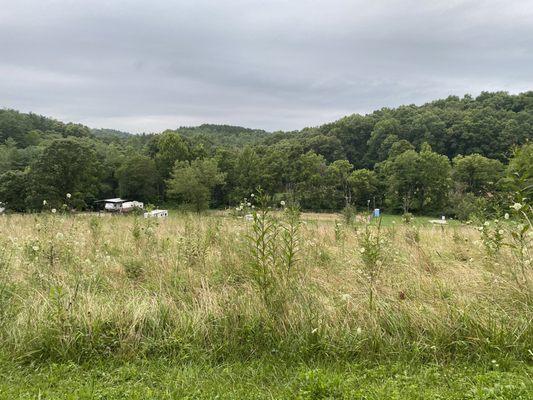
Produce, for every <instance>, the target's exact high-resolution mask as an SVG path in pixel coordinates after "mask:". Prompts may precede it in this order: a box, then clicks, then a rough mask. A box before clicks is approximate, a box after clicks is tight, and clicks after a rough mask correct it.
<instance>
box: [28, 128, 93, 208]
mask: <svg viewBox="0 0 533 400" xmlns="http://www.w3.org/2000/svg"><path fill="white" fill-rule="evenodd" d="M100 172H101V165H100V163H99V162H98V160H97V157H96V152H95V150H94V146H93V144H92V143H91V142H90V141H89V140H86V139H79V138H74V137H69V138H64V139H57V140H54V141H52V142H51V143H50V144H49V145H48V146H47V147H46V148H45V149H44V150H43V152H42V154H41V155H40V156H39V157H38V158H37V160H36V161H35V162H34V163H33V164H32V165H31V169H30V177H29V178H30V187H29V188H28V189H29V192H30V194H29V204H30V206H31V207H32V208H40V207H41V206H42V201H43V200H47V202H48V204H50V205H53V206H56V207H59V206H61V205H62V204H63V203H64V201H65V196H66V194H67V193H70V194H72V196H73V200H72V201H75V204H76V205H77V206H78V207H86V206H87V205H88V204H90V203H92V201H94V200H95V198H96V195H97V194H98V191H99V177H100Z"/></svg>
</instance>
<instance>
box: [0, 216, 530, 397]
mask: <svg viewBox="0 0 533 400" xmlns="http://www.w3.org/2000/svg"><path fill="white" fill-rule="evenodd" d="M320 217H321V215H318V216H316V217H315V216H310V215H303V216H302V219H301V221H302V222H301V224H300V223H299V222H298V221H297V220H296V222H295V220H294V219H291V218H290V216H286V215H284V214H281V213H279V214H277V215H276V216H275V218H273V219H272V220H271V219H268V218H266V219H265V220H261V218H258V220H256V221H255V222H254V221H245V220H243V219H237V218H233V217H230V216H220V215H211V216H210V215H204V216H198V215H194V214H181V215H178V214H176V215H172V216H171V217H170V218H168V219H165V220H146V219H138V218H135V217H133V216H110V217H109V218H100V217H97V216H82V215H76V216H65V215H53V214H38V215H7V216H3V217H1V218H0V245H1V246H0V339H1V342H2V351H1V353H2V354H1V357H2V359H3V360H5V362H4V363H3V367H2V369H1V371H0V374H1V375H2V379H0V380H2V381H3V383H0V395H2V396H3V397H4V398H16V397H17V396H18V397H21V398H35V397H36V396H37V395H38V391H37V388H40V389H42V392H43V393H45V394H47V395H48V396H50V397H49V398H83V396H85V398H113V396H112V394H113V393H115V392H109V393H108V395H107V397H105V396H104V395H102V393H104V392H105V390H111V389H110V388H109V386H110V385H111V386H112V384H111V383H110V384H108V385H105V384H104V386H106V387H107V389H106V388H105V387H104V386H103V384H102V382H112V383H113V385H114V384H116V385H118V389H116V390H117V392H116V393H115V394H113V395H116V396H117V397H116V398H119V397H118V396H119V394H120V393H122V392H121V390H131V391H132V392H131V393H133V394H132V395H131V396H130V397H132V398H150V396H152V397H153V398H171V397H172V395H174V397H180V396H181V397H184V396H185V394H187V393H189V394H190V393H193V394H194V393H196V396H195V395H191V396H192V397H190V398H199V397H202V396H204V397H205V398H212V397H214V394H215V393H223V394H224V395H225V396H226V398H238V397H239V396H241V397H242V398H245V394H246V393H247V392H248V391H250V390H251V389H250V388H251V387H256V388H257V396H256V397H257V398H269V397H268V394H269V393H270V394H271V395H272V397H274V398H286V397H291V396H296V397H297V396H300V398H321V397H320V396H323V398H327V396H330V398H337V397H339V398H342V397H343V396H345V397H346V398H353V397H356V396H362V394H363V393H367V394H368V397H366V398H382V397H380V396H385V394H386V393H389V392H390V393H403V394H405V393H408V392H409V391H410V393H411V394H410V395H409V396H411V397H407V396H406V397H400V395H399V394H398V398H424V396H426V397H428V396H429V397H431V396H433V397H435V396H437V395H440V396H442V397H443V398H491V397H487V396H485V397H483V396H484V395H483V393H485V392H483V391H484V390H489V391H490V393H493V394H494V393H496V394H494V396H493V397H492V398H527V397H528V395H530V394H531V390H532V388H531V385H530V383H529V380H528V377H529V376H530V374H531V367H530V365H531V364H530V363H531V360H532V349H533V330H532V325H531V320H532V317H533V308H532V290H531V279H532V278H533V277H532V276H531V275H532V274H531V270H530V269H529V267H527V268H526V269H523V268H519V267H518V265H519V263H520V262H522V264H523V260H522V261H520V260H519V259H518V258H517V255H516V252H515V251H513V249H512V248H511V247H509V246H505V245H503V246H502V247H501V248H499V249H498V251H496V252H488V251H487V248H486V246H484V242H483V240H482V238H481V236H480V232H479V231H478V230H477V229H476V228H475V227H473V226H469V225H461V224H459V223H452V224H450V225H447V226H444V227H441V226H430V224H428V223H427V222H426V221H425V220H424V219H419V220H418V221H417V220H415V221H414V222H413V223H412V224H409V225H406V224H403V223H402V222H401V220H400V219H395V218H393V217H386V219H385V221H388V222H390V223H384V224H383V225H382V226H381V229H379V230H378V226H377V224H372V225H371V226H369V227H366V226H365V225H363V224H358V225H354V226H346V224H344V223H343V224H340V223H335V221H336V220H337V218H335V217H331V215H330V216H323V217H322V218H320ZM392 220H394V221H395V222H396V223H392ZM338 221H339V222H340V217H338ZM291 227H292V228H293V230H292V231H291ZM510 229H511V228H508V227H506V226H503V228H502V232H503V234H502V235H503V239H502V240H503V242H506V241H509V240H510V235H509V232H510ZM288 243H289V244H290V243H292V245H291V246H289V245H288ZM530 244H531V243H530V240H529V242H528V243H526V245H527V246H530ZM289 249H292V253H291V252H289ZM528 251H529V247H528ZM289 254H292V258H291V257H290V256H289ZM527 254H529V253H527ZM527 265H529V261H528V264H526V266H527ZM105 360H110V361H105ZM162 365H163V366H164V367H162ZM380 365H381V366H380ZM469 366H470V367H469ZM468 368H471V370H468ZM35 371H37V372H36V373H35V374H34V373H33V372H35ZM117 371H118V372H117ZM158 371H160V373H161V375H159V374H158ZM316 371H318V372H316ZM241 377H245V378H244V380H242V379H241ZM130 381H132V382H133V381H134V382H135V384H132V385H130V384H129V382H130ZM428 381H429V382H430V385H433V386H434V387H433V388H431V387H428V388H427V392H423V391H422V392H421V391H419V390H418V389H416V388H419V387H421V386H423V385H424V384H425V383H426V382H428ZM49 382H56V385H55V386H53V387H49ZM89 382H93V384H89ZM47 385H48V386H47ZM91 385H92V386H91ZM121 385H122V386H121ZM306 385H310V386H311V387H312V388H311V389H309V390H308V389H306ZM505 385H507V386H505ZM62 387H72V388H74V389H73V390H72V391H71V390H64V391H62V390H63V389H61V388H62ZM121 387H122V389H120V388H121ZM321 388H322V389H321ZM365 388H366V389H365ZM491 388H492V389H491ZM40 389H39V390H40ZM166 389H168V390H167V391H165V390H166ZM313 390H318V391H320V390H323V392H320V393H322V394H320V393H319V394H317V395H313V393H314V392H312V391H313ZM476 390H477V392H476ZM506 390H507V392H506ZM76 391H77V392H76ZM91 391H92V392H91ZM310 391H311V392H310ZM395 391H396V392H395ZM73 393H78V394H79V395H74V394H73ZM91 393H92V394H91ZM98 393H100V394H99V396H100V397H98V396H97V395H96V394H98ZM105 393H107V392H105ZM117 393H118V394H117ZM124 393H125V392H124ZM150 393H151V394H150ZM309 393H311V394H309ZM332 393H333V394H332ZM24 396H26V397H24ZM69 396H71V397H69ZM91 396H92V397H91ZM135 396H137V397H135ZM165 396H166V397H165ZM306 396H307V397H306ZM498 396H499V397H498ZM520 396H522V397H520ZM356 398H357V397H356ZM392 398H394V397H392Z"/></svg>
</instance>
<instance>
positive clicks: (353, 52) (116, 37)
mask: <svg viewBox="0 0 533 400" xmlns="http://www.w3.org/2000/svg"><path fill="white" fill-rule="evenodd" d="M0 10H1V11H0V54H1V56H0V107H7V108H16V109H20V110H22V111H34V112H37V113H42V114H45V115H50V116H54V117H56V118H59V119H64V120H67V121H79V122H83V123H85V124H87V125H89V126H92V127H111V128H116V129H122V130H128V131H132V132H142V131H160V130H162V129H165V128H174V127H177V126H181V125H195V124H200V123H203V122H212V123H228V124H235V125H243V126H249V127H255V128H264V129H267V130H277V129H283V130H291V129H299V128H302V127H304V126H312V125H317V124H320V123H323V122H328V121H331V120H333V119H337V118H340V117H342V116H344V115H346V114H351V113H353V112H363V113H364V112H369V111H372V110H373V109H376V108H381V107H383V106H397V105H400V104H405V103H423V102H425V101H429V100H432V99H435V98H438V97H444V96H448V95H450V94H456V95H462V94H464V93H472V94H476V93H479V92H480V91H481V90H507V91H510V92H520V91H525V90H531V89H532V88H533V68H531V65H533V40H532V38H533V3H531V1H529V0H524V1H520V0H518V1H513V2H508V1H491V0H488V1H481V0H480V1H466V0H464V1H462V0H455V1H453V0H451V1H450V0H447V1H437V0H436V1H427V0H426V1H423V0H419V1H414V0H411V1H405V0H404V1H394V0H391V1H370V0H367V1H348V0H323V1H313V0H286V1H282V0H271V1H266V0H265V1H261V0H224V1H220V0H218V1H217V0H210V1H208V0H190V1H173V0H166V1H165V0H152V1H150V2H148V1H133V0H130V1H125V0H114V1H112V0H108V1H105V0H91V1H85V0H61V1H60V0H55V1H54V0H18V1H16V2H15V1H9V0H0Z"/></svg>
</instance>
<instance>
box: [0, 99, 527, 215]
mask: <svg viewBox="0 0 533 400" xmlns="http://www.w3.org/2000/svg"><path fill="white" fill-rule="evenodd" d="M532 136H533V92H532V91H530V92H525V93H521V94H518V95H510V94H508V93H505V92H495V93H488V92H487V93H482V94H481V95H479V96H477V97H475V98H473V97H471V96H468V95H466V96H464V97H462V98H459V97H454V96H451V97H448V98H446V99H442V100H436V101H433V102H431V103H427V104H424V105H422V106H414V105H408V106H400V107H398V108H383V109H380V110H377V111H375V112H373V113H371V114H367V115H360V114H354V115H350V116H347V117H345V118H342V119H340V120H338V121H335V122H332V123H329V124H325V125H322V126H319V127H315V128H305V129H302V130H300V131H293V132H272V133H270V132H265V131H262V130H253V129H246V128H241V127H233V126H226V125H201V126H199V127H183V128H179V129H176V130H167V131H164V132H162V133H159V134H142V135H130V134H128V133H125V132H120V131H115V130H108V129H97V130H95V129H93V130H91V129H89V128H88V127H86V126H83V125H79V124H72V123H68V124H65V123H62V122H60V121H56V120H53V119H50V118H46V117H43V116H39V115H36V114H31V113H30V114H24V113H19V112H17V111H15V110H7V109H6V110H0V202H2V203H3V207H6V208H7V209H8V210H12V211H17V212H24V211H39V210H40V209H42V207H43V200H46V201H47V204H48V205H53V206H54V207H61V206H63V205H64V204H66V200H65V195H66V193H69V194H71V197H70V198H69V199H68V205H67V206H68V207H72V208H76V209H79V210H83V209H91V208H92V207H93V206H94V201H95V200H97V199H101V198H107V197H116V196H121V197H124V198H128V199H135V200H139V201H143V202H145V203H154V204H159V205H162V204H167V205H176V206H182V207H189V208H192V209H194V210H197V211H200V210H203V209H206V208H208V207H212V208H225V207H232V206H234V205H236V204H239V202H240V201H241V200H242V199H243V198H245V197H247V196H249V195H250V194H251V193H253V192H254V191H255V190H256V189H257V188H258V187H261V188H262V189H263V190H264V191H265V192H266V193H268V194H270V195H272V196H273V197H274V198H276V199H278V200H281V199H283V200H286V201H292V202H294V203H297V204H299V205H300V207H301V208H302V209H305V210H317V211H337V210H341V209H343V208H344V207H346V206H349V207H356V208H359V209H366V208H370V207H380V208H385V209H386V210H388V211H390V212H415V213H424V214H440V213H446V214H447V215H454V216H457V217H460V218H466V217H468V215H469V214H470V213H472V212H474V211H475V210H480V209H485V210H495V209H497V207H499V206H500V205H501V204H502V202H503V199H504V198H506V197H508V196H509V195H510V193H515V192H516V191H517V190H521V191H522V195H523V197H526V198H529V199H530V198H531V176H532V170H531V169H532V165H533V162H532V160H533V148H532V145H531V144H530V142H529V141H530V140H531V138H532Z"/></svg>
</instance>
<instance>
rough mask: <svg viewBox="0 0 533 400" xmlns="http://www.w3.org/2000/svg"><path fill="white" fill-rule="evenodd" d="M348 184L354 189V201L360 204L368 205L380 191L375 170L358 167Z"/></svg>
mask: <svg viewBox="0 0 533 400" xmlns="http://www.w3.org/2000/svg"><path fill="white" fill-rule="evenodd" d="M348 184H349V186H350V190H351V191H352V198H353V203H354V204H356V205H359V206H367V205H368V201H369V200H373V198H374V196H376V195H377V194H378V191H379V180H378V177H377V174H376V173H375V172H374V171H371V170H368V169H356V170H355V171H353V172H352V173H351V174H350V176H349V178H348Z"/></svg>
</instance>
